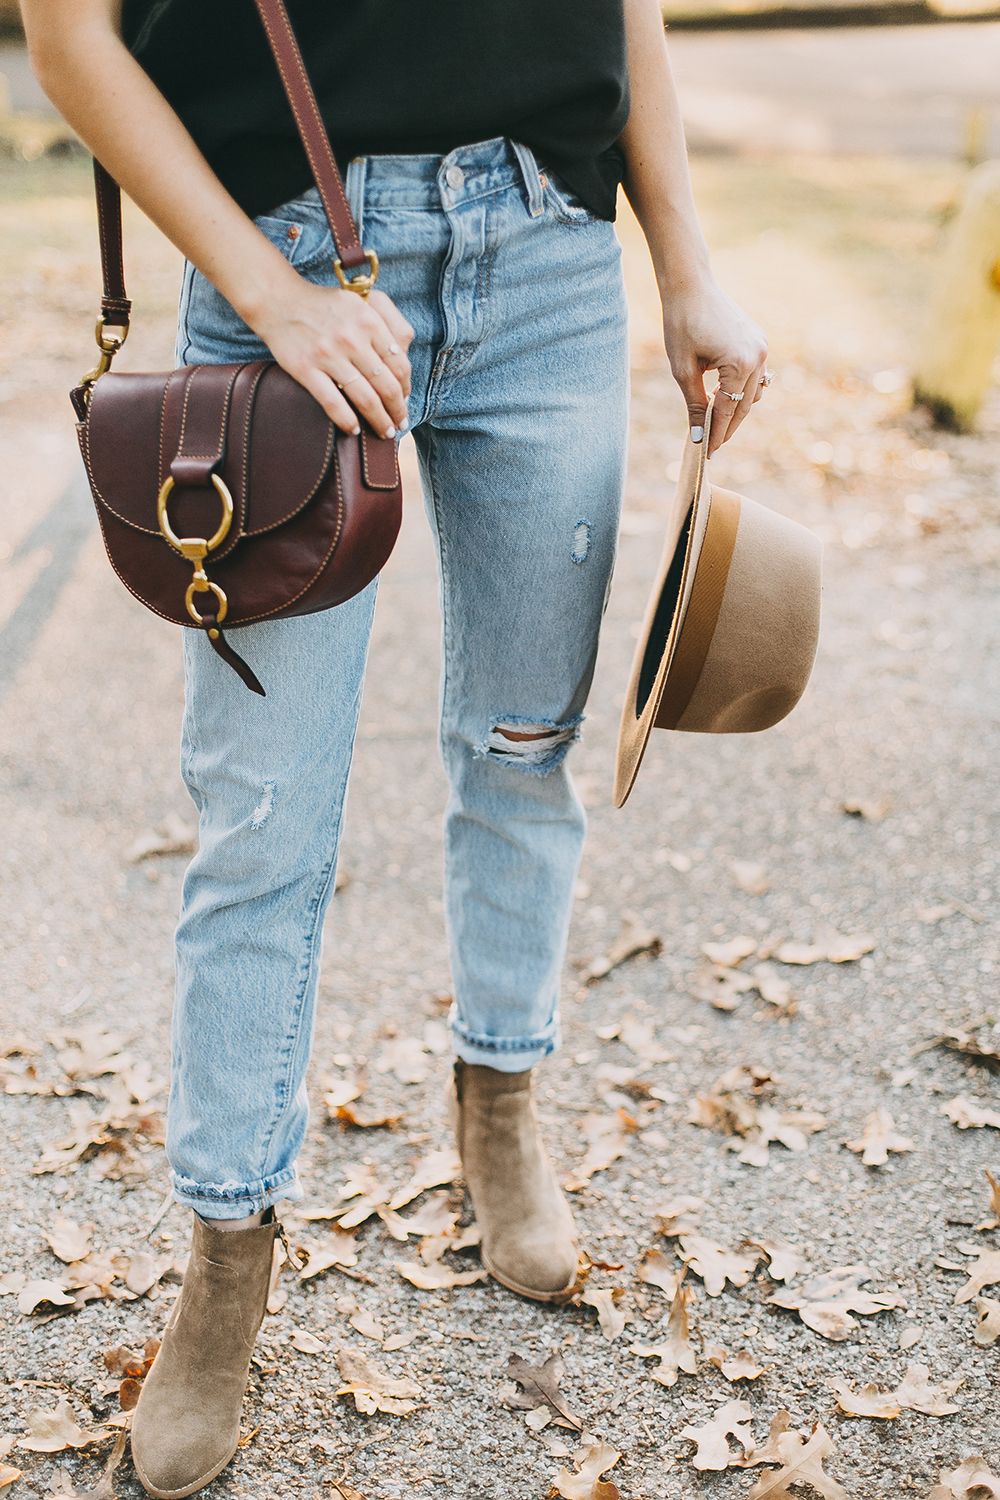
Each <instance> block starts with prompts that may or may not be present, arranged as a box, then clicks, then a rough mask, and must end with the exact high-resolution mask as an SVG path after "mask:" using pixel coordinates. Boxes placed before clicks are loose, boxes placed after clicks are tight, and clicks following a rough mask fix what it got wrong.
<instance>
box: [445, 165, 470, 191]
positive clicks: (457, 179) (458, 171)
mask: <svg viewBox="0 0 1000 1500" xmlns="http://www.w3.org/2000/svg"><path fill="white" fill-rule="evenodd" d="M444 179H445V182H447V184H448V186H449V187H450V188H460V187H461V186H462V184H463V183H464V182H465V173H464V172H463V171H462V168H461V167H449V168H448V170H447V172H446V173H445V174H444Z"/></svg>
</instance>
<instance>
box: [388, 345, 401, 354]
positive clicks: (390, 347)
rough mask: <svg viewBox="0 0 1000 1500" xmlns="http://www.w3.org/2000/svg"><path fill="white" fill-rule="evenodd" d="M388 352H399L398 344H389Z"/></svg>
mask: <svg viewBox="0 0 1000 1500" xmlns="http://www.w3.org/2000/svg"><path fill="white" fill-rule="evenodd" d="M389 353H390V354H398V353H399V345H398V344H390V345H389Z"/></svg>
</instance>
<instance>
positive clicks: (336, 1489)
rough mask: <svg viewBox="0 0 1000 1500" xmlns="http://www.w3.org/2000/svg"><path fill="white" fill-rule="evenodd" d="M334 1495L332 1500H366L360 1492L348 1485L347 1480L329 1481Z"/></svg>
mask: <svg viewBox="0 0 1000 1500" xmlns="http://www.w3.org/2000/svg"><path fill="white" fill-rule="evenodd" d="M327 1483H329V1485H330V1487H331V1489H332V1491H333V1495H332V1500H365V1497H364V1495H362V1493H361V1491H360V1490H356V1489H354V1487H353V1485H350V1484H348V1483H347V1481H346V1479H336V1480H334V1479H331V1480H328V1481H327Z"/></svg>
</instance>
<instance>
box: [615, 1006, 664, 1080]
mask: <svg viewBox="0 0 1000 1500" xmlns="http://www.w3.org/2000/svg"><path fill="white" fill-rule="evenodd" d="M618 1036H619V1038H620V1039H621V1041H622V1042H623V1043H624V1045H625V1046H626V1047H628V1049H629V1051H630V1052H634V1053H635V1055H636V1057H638V1058H641V1059H642V1061H643V1062H650V1063H661V1062H673V1061H674V1059H675V1058H676V1056H677V1053H676V1052H669V1051H668V1050H667V1048H666V1047H664V1046H662V1045H661V1044H660V1043H659V1042H658V1041H657V1040H656V1023H655V1022H654V1021H640V1020H639V1019H638V1018H637V1017H636V1016H631V1015H629V1016H623V1017H622V1020H621V1025H620V1027H619V1029H618ZM623 1081H624V1080H623Z"/></svg>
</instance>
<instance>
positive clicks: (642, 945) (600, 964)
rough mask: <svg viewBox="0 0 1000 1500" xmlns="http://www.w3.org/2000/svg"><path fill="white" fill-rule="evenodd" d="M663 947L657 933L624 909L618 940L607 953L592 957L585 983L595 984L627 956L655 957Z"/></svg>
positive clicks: (585, 971) (584, 973)
mask: <svg viewBox="0 0 1000 1500" xmlns="http://www.w3.org/2000/svg"><path fill="white" fill-rule="evenodd" d="M662 948H663V941H662V939H661V938H660V937H659V935H658V934H657V933H655V932H651V931H649V930H648V929H647V928H645V927H643V926H642V924H641V923H640V922H638V921H637V920H636V918H635V917H634V916H633V915H632V914H631V913H630V912H627V911H623V912H622V931H621V936H620V937H619V938H618V941H617V942H615V943H612V944H611V947H610V948H609V949H608V950H607V952H606V953H601V954H598V956H597V957H596V958H593V959H591V961H590V963H589V964H588V965H587V966H586V968H585V969H584V970H583V973H582V975H581V978H582V979H583V982H584V984H594V983H596V981H597V980H598V979H604V978H605V976H606V975H608V974H610V973H611V970H612V969H617V967H618V965H619V964H623V963H624V962H625V960H626V959H627V958H634V957H635V955H636V954H637V953H649V954H651V955H652V956H653V957H654V958H655V957H656V955H657V954H658V953H659V952H661V950H662Z"/></svg>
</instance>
